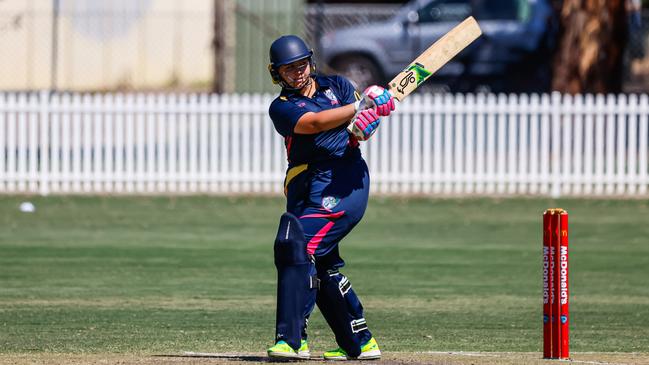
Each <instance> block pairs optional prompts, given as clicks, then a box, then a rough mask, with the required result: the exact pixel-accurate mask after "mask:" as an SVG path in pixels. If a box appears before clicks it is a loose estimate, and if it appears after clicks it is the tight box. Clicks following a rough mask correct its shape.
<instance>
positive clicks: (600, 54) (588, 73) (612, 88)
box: [552, 0, 627, 94]
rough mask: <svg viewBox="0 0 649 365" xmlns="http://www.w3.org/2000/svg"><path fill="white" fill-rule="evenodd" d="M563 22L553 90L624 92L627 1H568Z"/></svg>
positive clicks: (562, 16)
mask: <svg viewBox="0 0 649 365" xmlns="http://www.w3.org/2000/svg"><path fill="white" fill-rule="evenodd" d="M560 21H561V30H560V33H559V47H558V49H557V53H556V54H555V58H554V77H553V80H552V88H553V89H554V90H557V91H561V92H565V93H570V94H577V93H619V92H621V91H622V77H623V54H624V49H625V47H626V43H627V16H626V9H625V0H564V1H563V4H562V6H561V13H560Z"/></svg>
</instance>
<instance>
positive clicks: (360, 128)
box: [352, 109, 381, 141]
mask: <svg viewBox="0 0 649 365" xmlns="http://www.w3.org/2000/svg"><path fill="white" fill-rule="evenodd" d="M353 123H354V127H353V131H352V133H353V134H354V136H355V137H356V138H357V139H358V140H360V141H366V140H367V139H369V138H370V137H371V136H372V134H374V132H376V129H377V128H378V127H379V124H380V123H381V119H380V118H379V115H378V114H377V112H376V111H375V110H374V109H365V110H363V111H361V112H360V113H358V114H357V115H356V118H355V119H354V122H353Z"/></svg>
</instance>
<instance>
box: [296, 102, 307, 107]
mask: <svg viewBox="0 0 649 365" xmlns="http://www.w3.org/2000/svg"><path fill="white" fill-rule="evenodd" d="M297 106H299V107H300V108H304V107H305V106H306V103H305V102H300V103H297Z"/></svg>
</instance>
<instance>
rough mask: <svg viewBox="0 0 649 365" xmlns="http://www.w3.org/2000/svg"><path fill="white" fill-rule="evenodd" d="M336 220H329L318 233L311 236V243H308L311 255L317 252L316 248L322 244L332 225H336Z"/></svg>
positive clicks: (307, 247)
mask: <svg viewBox="0 0 649 365" xmlns="http://www.w3.org/2000/svg"><path fill="white" fill-rule="evenodd" d="M334 223H335V222H333V221H332V222H327V224H325V225H324V227H322V228H320V230H319V231H318V233H316V234H315V236H313V238H311V240H310V241H309V243H307V245H306V252H307V253H308V254H309V255H313V254H314V253H315V250H316V249H317V248H318V245H320V242H322V239H323V238H324V237H325V236H326V235H327V232H329V230H330V229H331V227H333V226H334Z"/></svg>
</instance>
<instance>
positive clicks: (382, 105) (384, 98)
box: [363, 85, 395, 116]
mask: <svg viewBox="0 0 649 365" xmlns="http://www.w3.org/2000/svg"><path fill="white" fill-rule="evenodd" d="M363 94H364V95H366V96H368V97H369V98H370V99H372V101H374V104H375V105H376V111H377V112H378V114H379V115H380V116H388V115H390V112H392V111H393V110H394V108H395V105H394V97H393V96H392V94H391V93H390V91H389V90H386V89H384V88H382V87H380V86H378V85H372V86H370V87H368V88H367V89H365V91H363Z"/></svg>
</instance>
